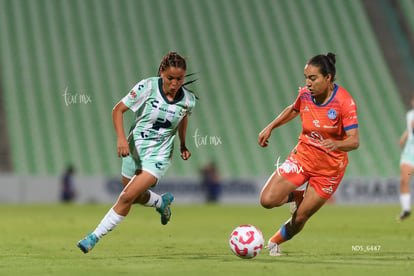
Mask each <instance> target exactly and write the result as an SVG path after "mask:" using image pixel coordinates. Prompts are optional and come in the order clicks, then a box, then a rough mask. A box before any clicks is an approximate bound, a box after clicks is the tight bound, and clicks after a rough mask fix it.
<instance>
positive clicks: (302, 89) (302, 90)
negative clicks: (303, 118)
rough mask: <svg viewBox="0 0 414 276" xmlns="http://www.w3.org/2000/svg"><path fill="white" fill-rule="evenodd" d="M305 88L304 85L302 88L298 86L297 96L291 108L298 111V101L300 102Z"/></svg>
mask: <svg viewBox="0 0 414 276" xmlns="http://www.w3.org/2000/svg"><path fill="white" fill-rule="evenodd" d="M306 91H307V90H306V87H304V88H300V87H299V94H298V97H297V98H296V101H295V103H294V104H293V109H294V110H295V111H298V112H299V111H300V102H301V98H302V94H303V93H304V92H306Z"/></svg>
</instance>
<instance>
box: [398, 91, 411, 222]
mask: <svg viewBox="0 0 414 276" xmlns="http://www.w3.org/2000/svg"><path fill="white" fill-rule="evenodd" d="M406 120H407V128H406V129H405V131H404V133H403V135H402V136H401V138H400V141H399V144H400V146H401V147H402V146H404V144H405V146H404V150H403V151H402V153H401V160H400V174H401V180H400V203H401V209H402V212H401V214H400V215H399V216H398V220H400V221H402V220H405V219H406V218H408V217H409V216H410V215H411V194H410V178H411V175H412V174H413V173H414V96H413V97H412V98H411V110H410V111H408V112H407V116H406Z"/></svg>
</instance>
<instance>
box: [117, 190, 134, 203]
mask: <svg viewBox="0 0 414 276" xmlns="http://www.w3.org/2000/svg"><path fill="white" fill-rule="evenodd" d="M135 199H136V196H135V195H133V194H131V193H128V192H125V191H122V193H121V194H120V195H119V199H118V201H119V202H120V203H122V204H125V205H131V204H132V203H134V201H135Z"/></svg>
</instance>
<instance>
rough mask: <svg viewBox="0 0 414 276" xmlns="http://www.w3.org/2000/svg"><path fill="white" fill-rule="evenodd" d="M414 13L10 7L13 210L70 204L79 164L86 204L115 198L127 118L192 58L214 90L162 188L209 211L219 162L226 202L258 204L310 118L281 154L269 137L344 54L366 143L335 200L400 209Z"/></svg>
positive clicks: (54, 0)
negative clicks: (316, 77)
mask: <svg viewBox="0 0 414 276" xmlns="http://www.w3.org/2000/svg"><path fill="white" fill-rule="evenodd" d="M413 14H414V1H413V0H377V1H369V0H365V1H363V0H344V1H331V0H311V1H309V0H293V1H292V0H259V1H254V0H226V1H222V0H170V1H164V0H119V1H116V0H32V1H30V0H0V99H1V105H0V109H1V110H0V114H1V116H0V123H1V129H0V139H1V141H2V143H1V144H0V154H1V157H0V158H1V162H0V166H1V167H0V169H1V174H0V186H1V190H0V202H3V203H7V202H14V203H15V202H17V203H19V202H21V203H26V202H58V201H59V191H60V185H61V184H60V181H61V180H60V179H61V175H62V174H63V172H64V170H65V168H66V166H67V165H68V164H73V165H74V166H75V168H76V174H75V178H74V184H75V188H76V190H77V191H78V198H77V202H79V203H82V202H91V201H93V202H113V200H114V199H115V198H116V196H117V194H118V193H119V189H120V165H121V160H120V159H119V158H118V157H117V155H116V137H115V133H114V131H113V126H112V120H111V109H112V107H113V106H114V105H115V104H116V103H117V102H118V101H119V100H120V99H121V98H122V97H123V96H124V95H125V94H126V93H128V91H129V89H130V88H131V87H132V86H134V84H135V83H136V82H138V81H139V80H141V79H143V78H146V77H149V76H154V75H155V74H156V72H157V69H158V66H159V63H160V61H161V59H162V57H163V56H164V55H165V54H166V53H167V52H169V51H177V52H179V53H180V54H181V55H183V56H186V57H188V72H197V78H198V79H199V80H198V81H197V82H196V83H194V84H192V88H193V89H194V90H195V91H196V93H197V94H198V96H199V97H200V100H199V101H198V105H197V107H196V109H195V111H194V113H193V115H192V116H191V117H190V120H189V128H188V131H187V144H188V147H189V149H190V151H191V152H192V157H191V159H190V161H186V162H184V161H182V160H180V158H179V156H178V154H176V155H175V157H174V159H173V164H172V166H171V167H170V169H169V171H168V173H167V175H166V176H165V177H164V179H162V180H161V181H160V183H159V186H158V188H157V189H159V190H160V191H162V190H170V191H172V192H173V193H176V195H177V202H183V203H184V202H201V201H202V200H203V194H202V191H201V186H200V175H199V168H200V167H202V166H204V165H206V164H207V163H209V162H211V161H214V162H216V164H217V166H218V168H219V172H220V175H221V177H222V183H223V197H222V199H221V201H222V202H223V203H226V202H238V203H257V202H258V197H257V195H258V193H259V191H260V189H261V186H262V185H263V184H264V181H265V180H266V179H267V177H268V176H269V175H270V174H271V173H272V172H273V170H274V165H275V163H276V162H277V160H278V158H279V157H280V162H283V160H284V159H285V158H286V157H287V155H288V154H289V152H290V150H291V149H292V147H293V146H294V145H295V144H296V142H297V137H298V136H299V132H300V120H295V122H292V123H290V124H288V125H286V126H283V127H281V128H280V129H278V130H277V131H275V132H274V133H273V136H272V138H271V141H270V146H269V147H268V148H266V149H262V148H260V147H259V146H258V144H257V135H258V133H259V132H260V131H261V130H262V129H263V127H264V126H266V125H267V124H268V123H269V122H270V121H271V120H272V119H273V118H274V117H275V116H276V115H277V114H278V113H279V112H280V111H282V110H283V108H284V107H285V106H287V105H289V104H291V103H292V102H293V101H294V100H295V98H296V94H297V88H298V87H299V86H303V83H304V78H303V66H304V64H305V62H306V61H307V60H308V59H309V58H310V57H311V56H313V55H315V54H319V53H327V52H329V51H330V52H334V53H336V54H337V72H338V75H337V83H338V84H339V85H341V86H344V87H345V88H346V89H347V90H348V91H349V92H350V93H351V94H352V95H353V97H354V99H355V100H356V102H357V105H358V112H359V115H358V116H359V125H360V128H359V131H360V135H361V137H360V138H361V146H360V148H359V149H358V150H357V151H354V152H351V153H350V154H349V157H350V164H349V167H348V170H347V173H346V176H345V179H344V182H343V183H342V185H341V187H340V189H339V190H338V192H337V194H336V198H335V200H336V201H337V202H338V203H344V204H346V203H351V204H354V203H373V202H375V203H394V204H396V203H398V193H399V190H398V189H399V188H398V185H399V183H398V174H399V156H400V151H401V149H400V148H399V146H398V139H399V137H400V135H401V134H402V132H403V131H404V127H405V113H406V111H407V108H408V105H409V98H410V95H411V94H412V93H413V92H414V77H413V76H412V72H414V50H413V49H414V47H413V45H414V43H413V42H414V18H413V16H412V15H413ZM132 116H133V114H132V113H130V114H129V118H127V119H126V121H127V123H126V124H125V127H126V128H129V123H130V122H131V118H132ZM176 153H177V152H176Z"/></svg>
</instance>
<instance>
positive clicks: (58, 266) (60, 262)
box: [0, 205, 414, 276]
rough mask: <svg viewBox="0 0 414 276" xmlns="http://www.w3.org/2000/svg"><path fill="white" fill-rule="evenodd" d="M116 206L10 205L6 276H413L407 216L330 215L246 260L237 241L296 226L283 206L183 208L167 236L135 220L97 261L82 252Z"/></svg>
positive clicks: (147, 211)
mask: <svg viewBox="0 0 414 276" xmlns="http://www.w3.org/2000/svg"><path fill="white" fill-rule="evenodd" d="M109 207H110V205H0V214H1V218H2V222H1V224H0V225H1V226H0V248H1V250H0V275H32V276H33V275H88V276H91V275H168V276H169V275H186V276H187V275H188V276H189V275H210V276H212V275H227V276H229V275H306V276H308V275H335V276H338V275H365V276H366V275H368V276H369V275H376V276H377V275H413V274H412V273H413V269H414V240H413V233H414V217H413V218H410V219H408V220H407V221H404V222H403V223H398V222H396V220H395V217H396V215H397V214H398V213H399V211H400V210H399V207H398V206H335V205H326V206H324V207H323V208H322V209H321V210H320V211H319V212H318V213H317V214H316V215H315V216H314V217H313V218H311V220H310V221H309V222H308V223H307V225H306V226H305V228H304V230H303V231H302V232H301V233H300V234H299V235H297V236H296V237H294V238H293V239H292V240H291V241H289V242H286V243H285V244H283V245H282V251H283V253H284V255H283V256H281V257H270V256H268V255H267V251H266V250H263V251H262V252H261V254H260V255H259V256H258V257H256V258H255V259H251V260H244V259H240V258H238V257H236V256H235V255H233V253H232V252H231V251H230V248H229V246H228V237H229V235H230V233H231V231H232V230H233V228H235V227H236V226H238V225H241V224H253V225H255V226H257V227H258V228H259V229H260V230H261V231H262V232H263V235H264V237H265V241H267V240H268V238H269V237H270V236H271V235H272V234H273V233H274V231H275V230H277V228H278V227H279V226H280V225H281V224H282V223H283V222H284V221H285V220H287V219H288V218H289V210H288V208H287V207H285V206H283V207H280V208H275V209H271V210H266V209H263V208H261V207H259V206H233V205H232V206H230V205H229V206H227V205H194V206H184V205H181V206H180V205H178V206H177V205H173V209H172V211H173V215H172V220H171V221H170V223H169V224H168V225H167V226H162V225H161V224H160V221H159V215H158V213H156V212H155V210H153V209H151V208H145V207H142V206H134V207H133V208H132V210H131V212H130V214H129V216H128V217H127V218H126V219H125V220H124V221H123V222H122V224H121V225H119V226H118V227H117V228H116V229H115V230H114V231H113V232H111V233H109V234H108V235H107V236H106V237H104V238H103V239H102V240H101V241H100V242H99V243H98V244H97V246H96V247H95V248H94V250H92V251H91V252H90V253H88V254H83V253H82V252H81V251H80V250H79V249H78V248H77V247H76V242H77V241H78V240H79V239H80V238H83V236H84V235H85V234H87V232H88V230H89V231H91V230H94V228H95V226H96V225H97V224H98V223H99V221H100V220H101V218H102V217H103V215H104V214H105V213H106V211H107V210H108V209H109Z"/></svg>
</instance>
